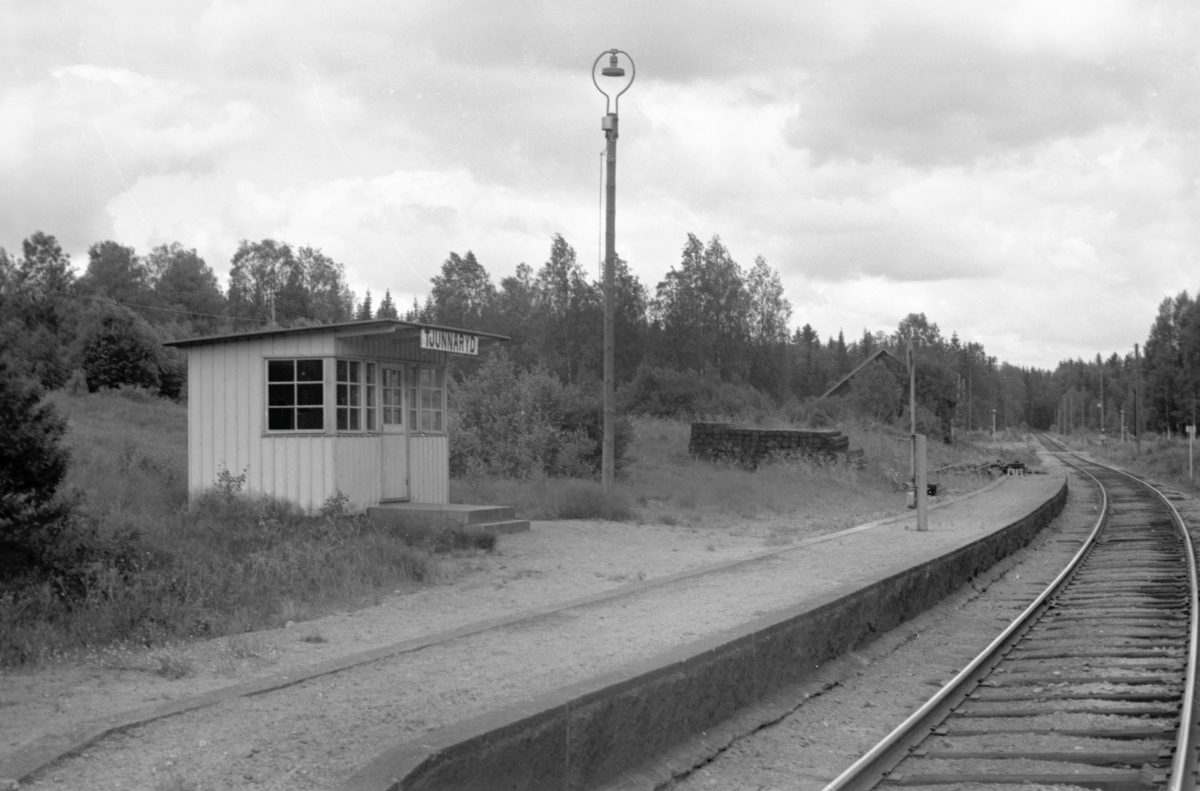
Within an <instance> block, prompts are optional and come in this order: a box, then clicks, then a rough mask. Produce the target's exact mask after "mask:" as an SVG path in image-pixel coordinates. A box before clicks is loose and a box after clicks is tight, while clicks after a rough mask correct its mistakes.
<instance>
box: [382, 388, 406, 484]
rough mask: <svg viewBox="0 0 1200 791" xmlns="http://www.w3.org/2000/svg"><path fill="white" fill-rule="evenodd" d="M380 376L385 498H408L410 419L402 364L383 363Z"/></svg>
mask: <svg viewBox="0 0 1200 791" xmlns="http://www.w3.org/2000/svg"><path fill="white" fill-rule="evenodd" d="M381 373H382V377H381V378H380V396H381V397H380V399H379V405H380V416H381V421H380V427H381V429H382V438H381V442H382V445H383V460H382V461H383V463H382V464H381V465H380V466H381V467H382V469H383V499H384V500H407V499H408V423H407V421H406V418H407V415H406V413H405V409H404V406H405V405H404V376H405V371H404V368H403V367H402V366H396V367H391V366H387V365H384V366H383V368H382V371H381Z"/></svg>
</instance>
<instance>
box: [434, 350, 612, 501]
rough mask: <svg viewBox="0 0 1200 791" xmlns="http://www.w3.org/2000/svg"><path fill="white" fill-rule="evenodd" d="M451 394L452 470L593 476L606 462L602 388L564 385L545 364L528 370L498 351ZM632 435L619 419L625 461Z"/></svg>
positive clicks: (464, 473) (473, 473)
mask: <svg viewBox="0 0 1200 791" xmlns="http://www.w3.org/2000/svg"><path fill="white" fill-rule="evenodd" d="M597 389H598V388H597ZM450 401H451V407H450V417H449V421H448V426H449V431H450V474H451V475H453V476H456V477H463V476H480V475H500V476H507V477H512V478H518V479H527V478H530V477H531V476H535V475H549V476H591V475H594V474H596V473H597V472H598V471H599V469H600V463H601V456H602V440H603V416H602V411H601V404H600V395H599V393H591V392H588V391H585V390H584V389H583V388H581V387H580V386H578V385H564V384H563V383H562V382H560V381H559V380H558V378H557V377H555V376H554V375H553V374H551V373H549V372H548V371H546V370H544V369H541V368H536V369H534V370H532V371H522V370H520V369H518V368H517V366H516V365H515V364H514V363H513V362H512V361H511V360H509V359H508V358H507V357H506V356H504V355H495V356H493V357H491V358H489V359H488V360H487V361H485V362H484V363H483V365H481V366H480V367H479V370H478V371H476V372H475V373H474V374H473V375H472V376H470V377H469V378H467V379H465V380H464V381H462V382H461V383H456V384H454V385H453V386H452V387H451V390H450ZM631 435H632V428H631V427H630V426H629V425H628V422H622V421H618V426H617V432H616V442H615V443H614V444H615V446H616V447H615V449H616V464H617V466H618V467H619V466H620V462H621V459H622V457H623V455H624V451H625V448H626V447H627V446H628V443H629V438H630V436H631Z"/></svg>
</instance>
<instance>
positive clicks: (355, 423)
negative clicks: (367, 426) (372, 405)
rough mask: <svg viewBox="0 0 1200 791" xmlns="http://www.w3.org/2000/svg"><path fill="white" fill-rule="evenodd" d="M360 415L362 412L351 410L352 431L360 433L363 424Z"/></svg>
mask: <svg viewBox="0 0 1200 791" xmlns="http://www.w3.org/2000/svg"><path fill="white" fill-rule="evenodd" d="M359 414H360V412H359V410H357V409H351V410H350V430H351V431H359V430H360V429H362V424H361V423H360V422H359Z"/></svg>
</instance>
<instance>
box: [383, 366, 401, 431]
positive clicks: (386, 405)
mask: <svg viewBox="0 0 1200 791" xmlns="http://www.w3.org/2000/svg"><path fill="white" fill-rule="evenodd" d="M383 425H384V427H387V426H392V427H395V428H399V427H401V426H403V425H404V371H403V370H402V369H400V368H384V369H383Z"/></svg>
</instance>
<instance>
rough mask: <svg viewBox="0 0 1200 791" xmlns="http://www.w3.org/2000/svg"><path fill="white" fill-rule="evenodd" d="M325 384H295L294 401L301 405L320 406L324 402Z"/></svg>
mask: <svg viewBox="0 0 1200 791" xmlns="http://www.w3.org/2000/svg"><path fill="white" fill-rule="evenodd" d="M324 394H325V385H296V403H297V404H300V405H301V406H320V405H321V404H323V403H325V398H324Z"/></svg>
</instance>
